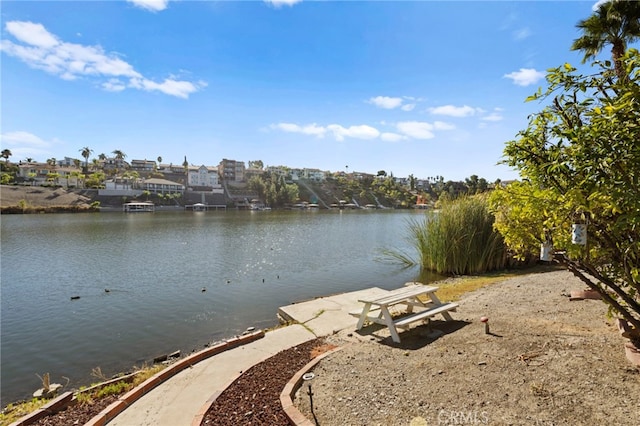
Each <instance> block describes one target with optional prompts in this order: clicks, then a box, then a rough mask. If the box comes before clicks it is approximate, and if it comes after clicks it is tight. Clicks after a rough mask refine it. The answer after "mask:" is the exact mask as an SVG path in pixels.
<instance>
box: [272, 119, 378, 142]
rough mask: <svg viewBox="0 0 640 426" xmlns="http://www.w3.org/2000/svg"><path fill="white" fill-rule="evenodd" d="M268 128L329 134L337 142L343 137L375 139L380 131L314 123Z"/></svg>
mask: <svg viewBox="0 0 640 426" xmlns="http://www.w3.org/2000/svg"><path fill="white" fill-rule="evenodd" d="M269 128H271V129H273V130H282V131H283V132H288V133H302V134H304V135H310V136H316V137H319V138H322V137H324V136H325V135H326V134H327V133H331V134H332V135H333V137H334V138H335V139H336V140H337V141H343V140H344V138H345V137H347V138H354V139H375V138H377V137H378V136H380V131H379V130H378V129H376V128H375V127H371V126H367V125H366V124H362V125H359V126H349V127H344V126H341V125H340V124H329V125H328V126H326V127H324V126H318V125H317V124H316V123H313V124H307V125H306V126H299V125H297V124H294V123H278V124H271V125H270V126H269Z"/></svg>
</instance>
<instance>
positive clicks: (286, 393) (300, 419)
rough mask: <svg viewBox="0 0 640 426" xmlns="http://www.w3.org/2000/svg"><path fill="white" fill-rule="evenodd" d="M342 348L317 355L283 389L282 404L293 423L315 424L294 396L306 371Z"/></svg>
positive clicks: (298, 425)
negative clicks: (302, 410) (300, 408)
mask: <svg viewBox="0 0 640 426" xmlns="http://www.w3.org/2000/svg"><path fill="white" fill-rule="evenodd" d="M340 349H342V347H338V348H335V349H332V350H330V351H328V352H325V353H323V354H322V355H319V356H317V357H315V358H314V359H312V360H311V361H309V363H307V365H305V366H304V367H302V369H300V371H298V372H297V373H296V374H294V376H293V377H292V378H291V380H289V383H287V384H286V385H285V387H284V389H283V390H282V393H281V394H280V404H282V409H283V410H284V412H285V414H286V415H287V417H288V418H289V422H291V424H292V425H295V426H315V423H313V422H312V421H311V420H309V419H308V418H306V417H305V416H304V414H302V413H301V412H300V410H298V409H297V408H296V406H295V405H294V404H293V396H294V395H295V393H296V392H297V391H298V389H300V386H302V376H303V375H304V374H305V373H307V372H308V371H309V370H311V369H312V368H313V367H315V366H316V364H318V363H319V362H320V361H322V359H323V358H325V357H327V356H329V355H331V354H333V353H334V352H337V351H339V350H340Z"/></svg>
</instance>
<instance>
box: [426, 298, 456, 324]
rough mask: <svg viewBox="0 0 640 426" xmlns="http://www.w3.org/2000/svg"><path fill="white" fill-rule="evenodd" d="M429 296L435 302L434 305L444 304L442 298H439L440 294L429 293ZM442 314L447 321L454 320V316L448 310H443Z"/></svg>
mask: <svg viewBox="0 0 640 426" xmlns="http://www.w3.org/2000/svg"><path fill="white" fill-rule="evenodd" d="M429 297H430V298H431V301H432V302H433V304H434V305H436V306H440V305H442V302H441V301H440V299H438V296H436V294H435V293H431V294H429ZM442 316H443V317H444V319H445V320H447V321H453V318H452V317H451V315H449V312H447V311H444V312H442Z"/></svg>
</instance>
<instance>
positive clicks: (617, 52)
mask: <svg viewBox="0 0 640 426" xmlns="http://www.w3.org/2000/svg"><path fill="white" fill-rule="evenodd" d="M576 26H577V27H578V28H580V29H581V30H582V36H581V37H579V38H577V39H575V40H574V41H573V45H572V46H571V50H581V51H583V52H584V58H583V60H582V63H585V62H586V61H587V60H589V59H592V58H594V57H595V56H596V55H597V54H598V53H600V52H601V51H602V49H603V48H604V47H605V45H607V44H611V57H612V59H613V62H614V67H615V72H616V75H617V76H618V78H619V79H624V78H625V76H626V72H625V70H624V66H623V64H622V57H623V56H624V54H625V52H626V50H627V44H628V43H632V42H634V41H636V40H638V39H639V38H640V2H637V1H625V0H610V1H608V2H606V3H602V4H600V6H599V7H598V9H597V10H596V11H595V13H594V14H593V15H591V16H590V17H588V18H587V19H584V20H582V21H580V22H578V24H577V25H576Z"/></svg>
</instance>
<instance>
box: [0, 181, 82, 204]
mask: <svg viewBox="0 0 640 426" xmlns="http://www.w3.org/2000/svg"><path fill="white" fill-rule="evenodd" d="M21 200H25V201H26V202H27V205H29V206H32V207H51V206H77V205H88V204H91V199H89V198H88V197H84V196H82V195H79V194H77V193H75V192H73V191H71V190H67V189H63V188H47V187H42V186H14V185H1V186H0V206H2V207H10V206H17V205H19V203H20V201H21Z"/></svg>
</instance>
